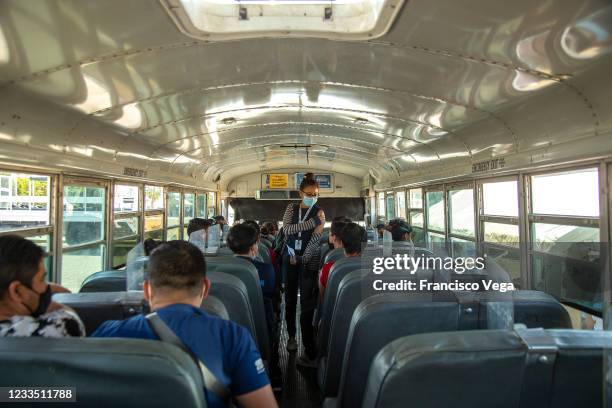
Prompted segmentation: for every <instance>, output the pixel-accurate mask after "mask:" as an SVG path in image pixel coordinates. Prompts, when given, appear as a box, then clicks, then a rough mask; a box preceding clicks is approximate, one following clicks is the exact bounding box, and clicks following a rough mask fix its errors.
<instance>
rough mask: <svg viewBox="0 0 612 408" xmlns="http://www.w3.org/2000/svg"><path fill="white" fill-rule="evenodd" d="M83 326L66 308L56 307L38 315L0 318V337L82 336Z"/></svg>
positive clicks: (74, 314) (83, 333)
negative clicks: (56, 308) (51, 310)
mask: <svg viewBox="0 0 612 408" xmlns="http://www.w3.org/2000/svg"><path fill="white" fill-rule="evenodd" d="M84 336H85V326H84V325H83V322H82V321H81V319H80V318H79V316H77V315H76V313H74V312H71V311H70V310H67V309H58V310H55V311H53V312H50V313H45V314H44V315H41V316H39V317H32V316H13V317H11V318H10V319H8V320H0V337H84Z"/></svg>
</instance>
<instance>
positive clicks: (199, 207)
mask: <svg viewBox="0 0 612 408" xmlns="http://www.w3.org/2000/svg"><path fill="white" fill-rule="evenodd" d="M195 216H196V217H198V218H206V193H198V194H196V215H195Z"/></svg>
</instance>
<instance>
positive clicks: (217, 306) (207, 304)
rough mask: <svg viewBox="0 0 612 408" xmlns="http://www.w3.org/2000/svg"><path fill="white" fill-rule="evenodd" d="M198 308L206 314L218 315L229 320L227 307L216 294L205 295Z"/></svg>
mask: <svg viewBox="0 0 612 408" xmlns="http://www.w3.org/2000/svg"><path fill="white" fill-rule="evenodd" d="M200 308H201V309H202V310H204V311H205V312H206V313H208V314H211V315H213V316H217V317H220V318H221V319H223V320H230V318H229V312H228V311H227V308H226V307H225V305H224V304H223V302H222V301H221V299H219V298H218V297H216V296H213V295H210V294H209V295H208V296H206V299H204V301H202V305H200Z"/></svg>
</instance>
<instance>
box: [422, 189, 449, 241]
mask: <svg viewBox="0 0 612 408" xmlns="http://www.w3.org/2000/svg"><path fill="white" fill-rule="evenodd" d="M425 198H426V202H427V229H428V230H433V231H437V232H442V233H444V230H445V222H444V193H443V192H442V191H428V192H427V193H426V194H425Z"/></svg>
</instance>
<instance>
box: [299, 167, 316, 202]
mask: <svg viewBox="0 0 612 408" xmlns="http://www.w3.org/2000/svg"><path fill="white" fill-rule="evenodd" d="M318 197H319V183H317V180H315V176H314V174H312V173H306V174H305V175H304V179H303V180H302V182H301V183H300V198H301V199H302V204H304V205H305V206H306V207H312V206H313V205H315V203H316V202H317V199H318Z"/></svg>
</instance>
